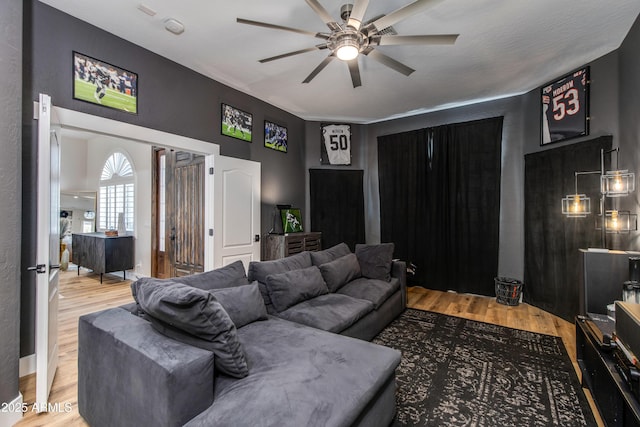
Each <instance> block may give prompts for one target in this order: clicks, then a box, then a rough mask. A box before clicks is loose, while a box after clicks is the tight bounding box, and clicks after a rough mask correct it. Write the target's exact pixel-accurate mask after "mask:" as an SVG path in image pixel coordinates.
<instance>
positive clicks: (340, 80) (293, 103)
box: [41, 0, 640, 123]
mask: <svg viewBox="0 0 640 427" xmlns="http://www.w3.org/2000/svg"><path fill="white" fill-rule="evenodd" d="M41 1H42V2H43V3H46V4H48V5H50V6H53V7H55V8H57V9H60V10H62V11H64V12H66V13H68V14H70V15H73V16H76V17H78V18H80V19H82V20H84V21H87V22H89V23H91V24H93V25H95V26H97V27H100V28H102V29H104V30H106V31H109V32H111V33H113V34H115V35H117V36H119V37H122V38H124V39H127V40H129V41H131V42H133V43H135V44H137V45H140V46H142V47H144V48H146V49H148V50H150V51H153V52H155V53H158V54H160V55H162V56H164V57H166V58H169V59H171V60H173V61H175V62H178V63H180V64H183V65H185V66H187V67H189V68H192V69H193V70H195V71H198V72H199V73H202V74H204V75H206V76H208V77H211V78H212V79H214V80H217V81H219V82H221V83H224V84H226V85H229V86H231V87H233V88H235V89H238V90H240V91H242V92H245V93H247V94H250V95H252V96H255V97H257V98H259V99H262V100H264V101H266V102H269V103H271V104H273V105H275V106H277V107H279V108H282V109H283V110H286V111H288V112H290V113H292V114H295V115H297V116H299V117H301V118H303V119H306V120H339V121H347V122H352V123H370V122H375V121H380V120H385V119H389V118H396V117H402V116H406V115H411V114H418V113H421V112H427V111H433V110H440V109H444V108H449V107H454V106H458V105H464V104H469V103H475V102H480V101H485V100H490V99H496V98H503V97H506V96H511V95H516V94H521V93H524V92H527V91H529V90H532V89H535V88H536V87H539V86H541V85H542V84H544V83H546V82H548V81H551V80H553V79H555V78H558V77H561V76H562V75H563V74H564V73H566V72H569V71H572V70H573V69H575V68H578V67H580V66H582V65H584V64H586V63H588V62H590V61H592V60H594V59H597V58H599V57H601V56H603V55H605V54H607V53H609V52H611V51H613V50H615V49H617V48H618V47H619V46H620V44H621V43H622V41H623V40H624V37H625V36H626V34H627V33H628V31H629V29H630V28H631V25H632V24H633V22H634V21H635V19H636V18H637V17H638V14H639V13H640V1H638V0H616V1H614V2H612V1H611V0H564V1H557V0H535V1H531V0H473V1H469V0H445V1H444V2H442V3H438V4H437V5H435V6H434V7H432V8H428V9H426V10H424V11H422V12H420V13H417V14H415V15H413V16H411V17H409V18H407V19H405V20H403V21H401V22H398V23H397V24H394V25H393V28H394V29H395V30H396V31H397V32H398V34H400V35H414V34H451V33H454V34H460V37H458V40H457V41H456V43H455V45H453V46H380V47H378V48H377V49H379V50H380V51H381V52H383V53H385V54H386V55H388V56H391V57H392V58H394V59H396V60H398V61H400V62H402V63H404V64H406V65H408V66H410V67H412V68H414V69H415V70H416V71H415V72H414V73H413V74H411V75H410V76H408V77H405V76H404V75H402V74H399V73H398V72H396V71H393V70H391V69H389V68H387V67H385V66H384V65H382V64H380V63H378V62H375V61H373V60H371V58H367V57H363V56H362V55H361V56H360V58H359V65H360V73H361V77H362V86H361V87H358V88H355V89H354V88H353V87H352V84H351V79H350V77H349V72H348V69H347V66H346V64H345V63H342V62H341V61H339V60H334V61H332V62H331V63H330V64H329V65H328V66H327V67H326V68H325V69H324V70H323V71H322V72H321V73H320V74H319V75H318V76H317V77H316V78H315V79H314V80H313V81H311V83H308V84H303V83H302V81H303V80H304V79H305V77H307V75H308V74H309V73H310V72H311V71H312V70H313V69H314V68H315V67H316V66H317V65H318V64H319V63H320V62H321V61H322V60H323V59H324V58H325V57H326V56H327V55H328V53H327V51H326V50H323V51H313V52H308V53H303V54H300V55H296V56H293V57H288V58H285V59H281V60H277V61H273V62H269V63H264V64H261V63H259V62H258V60H259V59H262V58H266V57H270V56H274V55H278V54H281V53H285V52H289V51H295V50H299V49H303V48H307V47H311V46H314V45H317V44H318V43H321V42H322V41H321V40H319V39H317V38H313V37H310V36H307V35H302V34H295V33H291V32H284V31H277V30H273V29H267V28H261V27H254V26H248V25H242V24H239V23H237V22H236V18H237V17H241V18H246V19H251V20H256V21H263V22H269V23H274V24H278V25H284V26H288V27H295V28H300V29H305V30H309V31H313V32H327V27H326V26H325V24H324V23H323V22H322V21H321V19H320V18H319V17H318V16H317V15H316V14H315V13H314V12H313V10H312V9H311V8H310V7H309V6H308V5H307V3H306V2H305V1H304V0H278V1H277V2H276V1H269V2H267V1H264V0H236V1H228V2H221V1H206V0H182V1H175V0H144V1H143V2H142V3H143V4H144V5H145V6H147V7H149V8H151V9H153V10H154V11H156V12H157V14H156V15H155V16H153V17H152V16H149V15H147V14H144V13H143V12H141V11H140V10H138V5H139V4H140V2H138V1H134V0H110V1H109V2H107V3H105V2H104V1H98V0H41ZM319 1H320V3H321V4H322V5H323V6H324V7H325V8H326V10H327V11H328V12H329V13H330V14H331V15H332V16H334V17H335V18H336V20H338V19H339V14H340V7H341V5H342V4H343V3H346V1H344V0H319ZM408 3H410V1H409V0H386V1H380V0H378V1H376V0H371V2H370V4H369V7H368V9H367V12H366V15H365V20H368V19H372V18H374V17H376V16H379V15H382V14H388V13H389V12H391V11H393V10H396V9H398V8H400V7H402V6H404V5H406V4H408ZM167 18H175V19H177V20H179V21H181V22H182V23H183V24H184V26H185V31H184V33H182V34H181V35H179V36H176V35H173V34H171V33H169V32H168V31H166V30H165V29H164V21H165V20H166V19H167ZM116 65H117V64H116ZM134 71H135V70H134Z"/></svg>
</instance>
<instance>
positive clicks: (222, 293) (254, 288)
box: [209, 282, 267, 328]
mask: <svg viewBox="0 0 640 427" xmlns="http://www.w3.org/2000/svg"><path fill="white" fill-rule="evenodd" d="M209 292H211V293H212V294H213V296H214V297H216V300H218V302H219V303H220V304H221V305H222V307H223V308H224V311H226V312H227V314H228V315H229V317H230V318H231V320H232V321H233V323H234V325H236V328H241V327H243V326H244V325H248V324H249V323H253V322H255V321H258V320H267V309H266V308H265V306H264V300H263V299H262V295H261V294H260V289H258V282H253V283H252V284H250V285H245V286H236V287H235V288H226V289H213V290H211V291H209Z"/></svg>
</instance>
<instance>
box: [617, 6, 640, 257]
mask: <svg viewBox="0 0 640 427" xmlns="http://www.w3.org/2000/svg"><path fill="white" fill-rule="evenodd" d="M638 51H640V17H638V19H636V22H635V24H634V25H633V27H632V28H631V31H630V32H629V34H628V35H627V37H626V38H625V40H624V42H623V43H622V46H621V47H620V49H618V52H619V53H620V69H619V87H620V97H619V99H618V101H619V103H618V105H619V107H618V108H619V113H620V137H619V138H618V143H619V146H620V152H621V153H622V155H621V156H620V167H621V168H623V169H629V170H631V171H633V172H635V173H636V192H635V193H634V194H633V195H632V196H631V197H625V198H624V199H623V200H621V207H622V208H623V209H628V210H630V211H631V212H636V213H638V214H640V188H637V187H638V179H637V178H638V175H640V101H639V100H640V55H638ZM625 249H630V250H635V251H638V250H640V233H632V235H631V236H629V238H628V239H627V244H626V248H625Z"/></svg>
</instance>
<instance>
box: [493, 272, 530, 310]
mask: <svg viewBox="0 0 640 427" xmlns="http://www.w3.org/2000/svg"><path fill="white" fill-rule="evenodd" d="M494 281H495V283H496V301H497V302H498V303H499V304H504V305H512V306H516V305H518V304H520V296H521V295H522V286H524V283H522V282H521V281H520V280H516V279H512V278H510V277H496V278H495V279H494Z"/></svg>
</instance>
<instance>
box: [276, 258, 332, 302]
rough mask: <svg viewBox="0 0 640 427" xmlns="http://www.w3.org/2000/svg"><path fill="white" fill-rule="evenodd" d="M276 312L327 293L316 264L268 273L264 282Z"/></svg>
mask: <svg viewBox="0 0 640 427" xmlns="http://www.w3.org/2000/svg"><path fill="white" fill-rule="evenodd" d="M265 285H266V288H267V291H268V292H269V296H270V297H271V302H272V303H273V306H274V308H275V309H276V310H277V311H278V313H280V312H282V311H285V310H286V309H287V308H289V307H291V306H294V305H296V304H298V303H299V302H302V301H306V300H308V299H311V298H315V297H317V296H320V295H324V294H327V293H329V289H327V285H326V283H325V282H324V279H322V274H321V273H320V270H319V269H318V267H316V266H312V267H308V268H303V269H302V270H293V271H287V272H285V273H279V274H270V275H269V276H267V283H266V284H265Z"/></svg>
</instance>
